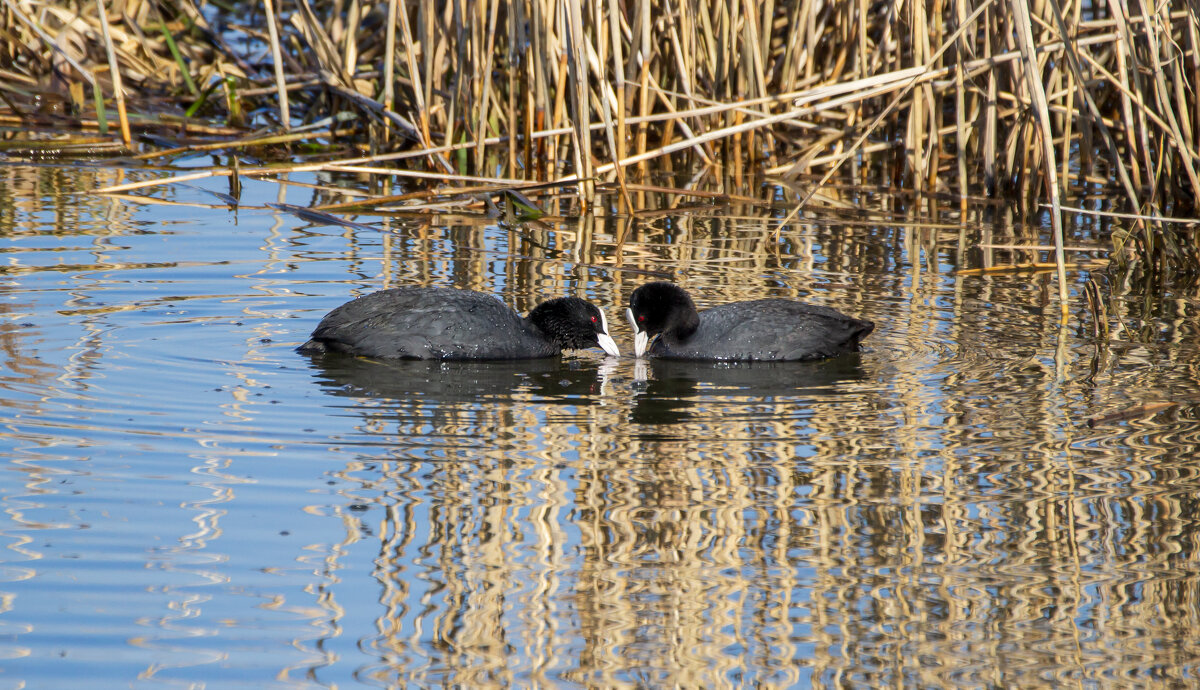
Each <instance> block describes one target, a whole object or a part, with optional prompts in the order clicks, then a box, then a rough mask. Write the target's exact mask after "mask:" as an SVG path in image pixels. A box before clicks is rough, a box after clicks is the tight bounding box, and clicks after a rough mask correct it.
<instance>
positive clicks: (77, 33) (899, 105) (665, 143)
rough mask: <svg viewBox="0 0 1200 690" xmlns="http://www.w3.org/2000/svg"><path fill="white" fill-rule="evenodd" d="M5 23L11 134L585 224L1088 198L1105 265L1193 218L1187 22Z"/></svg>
mask: <svg viewBox="0 0 1200 690" xmlns="http://www.w3.org/2000/svg"><path fill="white" fill-rule="evenodd" d="M100 7H103V8H104V10H105V11H104V12H100V11H98V10H99V8H100ZM0 17H2V21H0V32H2V43H0V49H2V50H3V54H4V55H3V65H4V66H3V67H2V68H0V96H2V97H3V103H0V107H2V108H3V110H2V111H0V124H6V125H9V126H10V127H12V128H13V131H17V132H18V133H17V134H10V135H9V138H21V139H27V138H28V137H27V135H26V134H25V132H26V129H27V128H28V127H29V126H35V127H50V128H53V129H55V131H58V132H62V131H63V130H64V129H68V128H69V129H70V130H71V131H74V132H76V135H82V134H83V133H89V134H93V135H94V133H95V132H97V131H98V132H100V133H101V134H104V135H106V136H107V139H105V138H103V137H102V138H101V141H100V143H98V144H97V150H98V151H102V152H103V153H101V154H98V155H111V154H112V151H111V149H106V148H104V147H103V146H101V144H104V146H111V142H112V140H113V139H114V138H116V137H123V138H124V140H125V144H126V146H127V147H129V149H130V150H128V151H122V152H123V153H126V154H136V155H137V156H138V157H141V158H163V157H167V156H171V155H179V154H181V153H187V152H189V151H193V150H199V149H200V148H201V147H203V148H204V149H216V150H224V151H226V152H228V153H229V154H230V157H231V158H233V157H234V155H237V156H248V155H252V156H254V157H257V158H259V159H269V158H271V157H272V156H275V157H278V156H286V157H288V158H289V159H290V160H292V161H296V160H297V156H300V155H301V154H306V155H305V157H304V158H302V160H303V162H304V163H308V164H310V167H309V168H308V169H312V168H311V165H322V166H341V167H340V169H344V170H352V171H356V172H361V173H364V174H370V175H382V176H390V175H391V174H393V173H394V172H395V171H398V170H400V171H404V174H407V175H409V176H410V178H409V179H418V178H420V177H422V176H429V177H433V178H435V179H437V180H439V181H441V182H445V181H446V180H463V181H469V182H470V183H471V184H478V183H479V182H480V181H492V182H495V183H497V184H501V185H513V186H516V185H519V184H521V183H523V182H534V183H545V182H559V183H570V184H571V185H572V186H573V188H574V189H576V190H577V193H576V195H575V197H574V199H575V202H576V203H577V204H578V208H579V209H580V210H584V209H586V208H587V206H588V205H589V204H592V203H594V198H595V197H594V195H595V190H596V185H597V184H602V183H604V184H611V185H612V186H613V188H614V189H617V190H622V191H621V193H620V195H618V197H617V198H624V199H628V198H629V197H628V194H629V191H628V185H629V183H631V182H633V181H635V180H637V181H643V182H649V180H648V179H647V171H648V169H662V168H668V169H671V170H688V169H693V168H694V167H695V166H706V165H708V166H728V167H729V168H730V169H732V170H734V171H735V172H737V173H740V172H741V171H755V172H762V173H765V174H767V175H770V176H777V177H783V178H798V179H800V180H803V181H804V184H807V185H809V187H810V188H812V189H816V188H819V184H818V181H819V182H821V183H823V182H825V181H827V180H828V179H830V178H831V177H832V176H833V175H835V174H839V175H842V176H843V177H844V178H845V179H847V180H850V181H857V182H860V183H869V184H881V183H882V184H887V185H891V186H902V187H905V188H907V189H911V190H916V191H922V192H940V193H948V194H953V195H958V196H960V197H963V198H965V197H967V196H968V195H972V194H983V193H986V194H990V195H995V196H1000V197H1004V198H1008V199H1011V200H1013V202H1014V203H1016V204H1018V205H1019V206H1020V207H1021V208H1024V209H1026V210H1030V211H1033V210H1037V209H1039V207H1040V206H1039V205H1040V204H1041V203H1043V202H1052V203H1054V204H1057V203H1058V202H1059V199H1061V198H1063V197H1073V196H1076V195H1077V193H1078V192H1080V191H1081V190H1083V189H1090V190H1092V191H1094V190H1095V189H1098V188H1099V189H1106V190H1111V192H1112V198H1113V200H1114V207H1115V209H1114V210H1121V211H1125V212H1128V213H1130V214H1132V217H1131V218H1130V220H1129V222H1128V224H1127V225H1125V226H1123V229H1122V230H1121V231H1119V232H1118V233H1117V234H1116V235H1114V238H1113V239H1114V244H1115V249H1116V250H1118V251H1116V252H1115V254H1114V256H1115V257H1116V258H1117V260H1118V261H1124V260H1128V259H1134V260H1138V261H1143V262H1148V263H1149V264H1151V265H1154V266H1157V267H1159V269H1161V270H1169V271H1176V272H1180V271H1184V272H1192V271H1194V270H1195V269H1196V268H1197V267H1198V266H1200V248H1198V247H1200V246H1198V244H1197V242H1196V240H1195V238H1194V236H1193V233H1191V232H1190V230H1188V228H1189V226H1186V225H1179V224H1174V223H1168V222H1163V221H1162V220H1161V219H1162V218H1170V217H1176V218H1178V217H1184V216H1191V215H1195V211H1196V208H1195V207H1196V199H1197V198H1198V197H1200V177H1198V176H1197V167H1198V165H1200V155H1198V151H1200V147H1198V145H1197V136H1200V107H1198V105H1197V102H1198V99H1197V91H1196V89H1197V86H1198V85H1200V59H1198V51H1197V49H1198V44H1200V17H1198V15H1197V6H1196V5H1195V4H1194V3H1189V4H1186V5H1184V4H1176V3H1160V4H1158V5H1152V4H1148V3H1144V2H1143V3H1131V4H1128V5H1126V4H1124V3H1100V4H1095V3H1083V2H1078V1H1076V2H1068V1H1065V0H1042V1H1039V2H1033V3H1024V2H1019V1H1018V0H1007V1H1006V0H976V1H968V0H951V1H944V0H939V1H938V2H924V3H906V2H867V0H853V1H850V2H837V3H830V2H816V1H810V0H800V1H797V2H787V1H784V0H747V1H741V2H731V1H722V0H582V1H580V0H575V1H571V0H449V1H441V2H419V1H416V0H381V1H376V2H371V1H369V0H263V1H262V2H261V3H258V2H255V3H232V5H230V4H228V3H216V2H201V3H194V2H192V1H191V0H183V1H182V2H170V3H168V2H152V1H150V0H124V1H121V0H101V4H100V5H98V4H97V3H96V2H74V1H70V2H68V1H65V0H64V1H61V2H54V1H51V2H41V1H38V2H35V1H34V0H0ZM16 128H26V129H21V130H17V129H16ZM134 135H137V138H135V139H131V137H134ZM299 142H310V143H312V144H314V145H312V147H311V150H301V149H298V148H296V147H297V145H298V143H299ZM85 150H86V149H85ZM651 165H652V166H654V167H652V168H649V167H648V166H651ZM334 169H338V168H334ZM418 181H420V180H419V179H418ZM1056 217H1057V214H1056ZM1056 241H1057V243H1058V244H1059V245H1061V243H1062V239H1061V236H1060V237H1058V238H1056Z"/></svg>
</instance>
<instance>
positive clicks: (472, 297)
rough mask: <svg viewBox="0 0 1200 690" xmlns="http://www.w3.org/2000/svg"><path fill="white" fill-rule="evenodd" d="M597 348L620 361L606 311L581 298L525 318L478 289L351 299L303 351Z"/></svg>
mask: <svg viewBox="0 0 1200 690" xmlns="http://www.w3.org/2000/svg"><path fill="white" fill-rule="evenodd" d="M590 347H599V348H601V349H603V350H604V351H605V352H607V353H608V354H610V355H613V356H619V355H620V351H619V350H618V349H617V344H616V343H615V342H613V339H612V338H611V337H610V336H609V335H608V321H607V320H606V319H605V318H604V312H603V311H601V310H600V309H598V308H597V307H596V306H595V305H593V304H589V303H588V302H586V301H584V300H582V299H579V298H578V297H559V298H556V299H552V300H548V301H546V302H542V303H541V304H539V305H538V306H536V307H534V309H533V311H531V312H529V316H527V317H524V318H522V317H521V316H520V315H518V314H517V313H516V312H515V311H513V310H512V309H509V308H508V307H506V306H504V304H503V303H501V302H500V300H498V299H496V298H495V297H492V296H491V295H486V294H483V293H481V292H475V291H473V290H456V289H452V288H435V287H401V288H393V289H391V290H381V291H379V292H373V293H371V294H369V295H365V296H363V297H359V298H358V299H355V300H351V301H349V302H347V303H345V304H343V305H342V306H340V307H338V308H336V309H334V310H333V311H331V312H329V313H328V314H326V315H325V318H323V319H321V322H320V323H319V324H317V327H316V329H315V330H314V331H313V333H312V338H311V339H310V340H309V341H308V342H306V343H304V344H303V345H301V346H300V348H299V349H300V351H301V352H307V353H322V352H341V353H346V354H352V355H360V356H365V357H397V358H403V359H443V360H465V359H496V360H502V359H535V358H539V357H554V356H556V355H558V354H560V353H561V352H562V351H563V350H575V349H584V348H590Z"/></svg>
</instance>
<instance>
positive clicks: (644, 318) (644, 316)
mask: <svg viewBox="0 0 1200 690" xmlns="http://www.w3.org/2000/svg"><path fill="white" fill-rule="evenodd" d="M645 320H646V315H645V314H642V315H641V316H639V317H638V321H645Z"/></svg>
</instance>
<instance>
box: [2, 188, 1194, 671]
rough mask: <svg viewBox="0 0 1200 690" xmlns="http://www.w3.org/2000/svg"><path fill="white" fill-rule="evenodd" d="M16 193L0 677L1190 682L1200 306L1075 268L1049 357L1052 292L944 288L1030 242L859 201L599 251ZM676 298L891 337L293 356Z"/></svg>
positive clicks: (279, 197) (186, 197)
mask: <svg viewBox="0 0 1200 690" xmlns="http://www.w3.org/2000/svg"><path fill="white" fill-rule="evenodd" d="M154 174H156V173H127V174H126V175H127V176H128V175H135V176H137V175H142V176H148V175H154ZM0 175H2V176H3V183H2V184H0V233H2V240H0V251H2V252H3V262H2V263H0V457H2V459H3V465H2V467H3V469H4V470H5V471H4V472H3V473H2V474H0V506H2V507H3V515H2V517H0V538H2V540H3V545H4V550H3V552H2V553H3V556H0V687H10V688H16V687H80V686H81V685H83V684H92V685H94V684H96V683H97V681H98V679H101V680H102V681H103V682H102V683H101V684H103V685H108V686H126V685H132V684H137V685H167V686H176V687H185V686H204V685H208V686H210V687H223V688H224V687H243V686H244V687H256V688H257V687H268V686H276V687H284V686H288V687H292V686H314V687H324V686H333V685H337V686H339V687H352V686H357V685H368V686H388V685H393V686H394V685H406V686H411V687H427V686H443V685H445V686H451V685H454V686H467V687H491V686H497V687H499V686H506V687H509V686H510V687H532V686H546V687H549V686H558V687H604V688H619V687H631V688H632V687H670V686H678V687H713V688H721V687H731V688H732V687H747V686H758V687H771V688H783V687H806V686H826V687H828V686H841V685H900V684H903V685H916V686H932V685H950V684H953V685H958V686H963V687H994V686H1018V685H1019V686H1026V687H1028V686H1032V685H1047V684H1066V683H1070V684H1073V685H1075V684H1077V685H1082V686H1091V687H1094V686H1101V685H1113V684H1135V685H1141V686H1148V687H1155V686H1161V687H1175V686H1179V685H1193V684H1195V683H1197V682H1200V680H1198V678H1197V676H1198V669H1197V660H1198V659H1200V637H1197V635H1196V632H1195V631H1196V630H1197V629H1200V586H1198V585H1200V574H1198V571H1200V566H1198V563H1197V559H1196V548H1197V543H1198V542H1200V511H1198V510H1197V508H1198V499H1197V496H1198V492H1200V460H1198V459H1197V455H1198V454H1197V452H1196V451H1197V447H1198V446H1200V433H1198V429H1200V427H1198V426H1197V422H1196V419H1197V417H1198V416H1200V414H1198V413H1200V383H1198V382H1197V377H1198V375H1200V374H1198V372H1200V347H1198V344H1197V329H1196V325H1195V318H1194V313H1195V311H1196V305H1197V300H1198V298H1197V294H1196V292H1195V290H1176V291H1172V292H1170V293H1169V294H1168V296H1167V298H1166V299H1165V300H1162V301H1152V300H1151V301H1148V300H1146V299H1145V296H1144V295H1142V294H1141V293H1140V292H1139V291H1138V290H1137V289H1136V287H1134V286H1133V285H1132V284H1124V283H1122V282H1121V281H1120V280H1117V279H1114V278H1111V277H1109V276H1106V275H1103V274H1101V273H1100V272H1094V273H1089V272H1088V271H1087V270H1082V269H1073V270H1072V271H1071V274H1070V275H1071V279H1072V290H1073V291H1074V292H1075V293H1076V295H1077V297H1076V298H1075V299H1074V301H1073V303H1072V319H1071V323H1070V325H1069V326H1068V327H1067V328H1065V329H1060V328H1059V326H1058V320H1057V318H1056V315H1057V307H1056V306H1055V303H1054V299H1053V293H1054V289H1053V282H1052V280H1051V279H1050V278H1049V277H1048V276H1046V275H1044V274H1038V275H1034V274H1029V273H1024V274H1000V275H989V276H981V275H969V274H959V273H956V272H955V269H956V268H959V267H966V268H971V267H978V266H980V265H984V264H990V263H997V264H1000V263H1011V262H1013V261H1014V260H1023V261H1028V260H1029V259H1030V258H1032V256H1031V255H1021V256H1014V253H1013V252H1011V251H1009V250H1004V249H994V248H987V247H983V248H981V247H980V245H987V244H1030V243H1034V244H1036V243H1044V242H1045V233H1044V232H1043V233H1039V232H1038V231H1037V230H1034V231H1027V230H1020V229H1015V228H1014V226H1013V225H1012V222H1011V220H1010V219H1008V218H1006V217H1005V216H1004V214H1003V213H1002V212H1001V211H999V210H996V209H991V210H989V209H978V210H972V211H971V212H969V213H968V214H967V217H966V218H960V217H959V216H958V214H957V204H955V205H954V208H953V209H950V208H947V209H937V208H935V209H933V211H934V214H933V215H928V211H929V210H930V209H928V208H926V207H922V211H921V214H918V213H917V212H915V211H913V212H899V211H895V210H888V209H889V208H892V209H894V208H895V207H896V204H895V202H894V201H893V200H889V199H887V198H881V197H874V196H870V195H866V196H863V197H861V198H857V199H853V200H852V201H853V202H854V204H856V205H859V206H861V207H862V210H857V211H843V212H836V213H835V212H824V213H823V214H815V215H810V217H809V218H807V219H806V220H805V221H804V222H802V223H798V224H796V225H794V226H791V227H789V228H788V229H787V230H786V231H785V232H784V233H783V238H782V240H781V241H780V242H778V243H776V242H774V241H773V240H772V239H771V230H772V229H773V226H771V225H769V224H768V223H767V222H766V221H765V220H764V219H763V217H762V214H763V211H762V210H761V209H755V208H753V207H745V208H742V207H732V208H731V207H709V208H705V207H703V206H702V207H699V208H693V209H692V210H691V211H690V212H686V213H678V214H664V215H659V216H655V217H648V218H646V219H645V220H644V221H643V222H642V223H640V224H639V225H638V226H637V227H634V228H632V229H629V233H630V234H629V238H628V239H627V241H626V242H625V243H624V244H623V246H621V247H620V248H618V247H617V245H616V242H615V237H616V235H617V234H618V233H619V232H623V231H624V230H625V228H624V226H623V225H621V224H619V223H609V222H605V221H604V220H603V219H599V220H597V221H596V222H594V223H591V222H578V221H576V220H574V219H571V220H566V221H561V222H560V221H555V222H553V223H551V224H550V225H549V227H547V228H524V229H521V230H519V231H509V230H507V229H505V228H502V227H498V226H496V225H494V224H490V223H489V221H487V220H485V219H479V218H475V219H472V218H467V217H463V216H446V217H441V218H434V219H433V222H421V221H412V220H410V221H404V220H398V219H392V220H390V221H388V222H389V223H390V226H389V228H388V231H386V232H385V231H374V230H372V231H365V230H357V229H356V230H350V229H345V228H339V227H314V226H310V225H308V224H307V223H305V222H304V221H302V220H299V219H297V218H295V217H293V216H290V215H287V214H282V213H279V212H276V211H274V210H269V209H263V208H261V206H262V204H263V203H265V202H268V201H270V202H274V201H285V202H288V203H295V204H301V205H309V204H313V203H317V202H320V201H324V200H341V197H340V196H339V195H337V194H334V193H326V192H321V191H314V189H312V188H310V187H303V186H292V187H289V188H287V189H286V191H283V192H281V190H280V187H278V186H276V185H274V184H268V183H262V182H252V181H247V182H246V191H245V196H244V197H243V204H244V205H245V206H244V207H243V208H242V209H241V210H240V211H237V212H233V211H230V210H228V209H227V208H225V207H224V206H220V205H217V206H214V205H212V204H214V202H215V200H214V199H213V197H212V196H210V195H208V194H206V193H204V192H203V191H201V190H200V189H199V188H192V187H182V186H180V187H172V188H156V189H152V190H148V191H146V192H141V193H140V194H143V195H145V196H146V197H148V198H147V201H151V202H155V203H133V202H131V201H129V200H126V199H117V198H108V197H100V196H96V195H86V194H78V193H77V192H80V191H81V190H89V189H94V188H96V187H100V186H103V185H105V184H110V183H114V182H117V181H119V179H118V172H117V171H115V170H95V169H61V168H49V167H44V168H34V167H21V166H8V167H0ZM292 180H293V181H294V182H300V183H307V184H330V183H331V182H330V181H329V180H325V179H318V178H316V177H313V176H295V177H293V178H292ZM199 186H203V185H198V187H199ZM213 188H214V189H217V188H216V187H213ZM218 191H224V190H223V189H219V190H218ZM647 203H650V204H653V203H660V205H661V203H662V202H661V201H659V202H655V201H654V200H648V201H647ZM247 206H258V207H259V208H248V207H247ZM922 214H924V215H922ZM357 220H359V221H362V222H377V221H379V220H380V219H379V218H376V217H359V218H357ZM1081 222H1083V223H1085V224H1084V225H1083V226H1082V227H1077V228H1076V229H1075V230H1074V231H1073V235H1074V238H1073V240H1072V244H1073V245H1074V246H1083V247H1104V246H1107V242H1106V240H1105V238H1104V232H1105V228H1104V226H1102V225H1101V224H1098V223H1094V222H1092V221H1086V220H1085V221H1081ZM1074 257H1075V258H1081V259H1085V260H1090V259H1095V258H1103V257H1104V254H1103V253H1098V252H1092V253H1082V254H1076V255H1074ZM663 271H668V272H672V274H673V276H674V278H675V279H676V280H678V281H679V282H681V283H683V284H684V285H686V286H687V287H688V288H689V289H691V290H692V291H693V293H694V294H695V295H696V297H697V299H698V301H699V302H701V303H702V305H710V304H717V303H721V302H725V301H729V300H736V299H745V298H749V297H754V296H758V295H762V294H770V295H778V296H791V297H800V298H803V299H806V300H809V301H812V302H816V303H820V304H826V305H831V306H834V307H837V308H840V309H842V310H844V311H846V312H848V313H851V314H855V315H861V316H863V317H866V318H870V319H872V320H874V321H875V322H876V323H877V324H878V327H877V330H876V333H875V334H874V335H873V336H872V337H871V338H870V340H869V341H868V342H869V345H870V347H869V348H868V349H867V351H865V352H864V353H862V354H861V355H859V356H855V357H848V358H845V359H844V360H839V361H834V362H829V363H824V364H817V365H813V364H794V365H776V366H709V365H699V364H694V365H681V364H663V363H656V362H649V363H646V362H636V361H635V360H633V359H632V358H629V357H626V358H622V359H619V360H618V359H610V358H605V357H604V356H603V355H602V353H600V352H599V351H590V352H584V353H579V354H575V355H571V356H568V357H566V358H564V359H563V360H562V361H539V362H524V363H515V364H514V363H507V364H456V365H443V364H426V363H411V362H394V363H378V362H376V363H371V362H358V361H346V360H342V361H322V360H320V359H311V358H309V357H306V356H303V355H300V354H298V353H296V352H295V351H294V347H295V346H296V345H297V344H299V343H300V342H302V341H303V340H304V339H305V338H306V336H307V334H308V332H309V331H310V330H311V329H312V327H313V326H314V325H315V323H316V322H317V320H318V319H319V318H320V317H321V316H322V315H323V314H324V313H325V312H326V311H328V310H329V309H331V308H332V307H334V306H336V305H338V304H340V303H342V302H343V301H345V300H347V299H349V298H350V297H352V296H355V295H358V294H362V293H365V292H369V291H373V290H376V289H379V288H382V287H387V286H395V285H445V286H460V287H472V288H476V289H481V290H485V291H488V292H492V293H494V294H496V295H498V296H500V297H501V298H502V299H503V300H504V301H505V302H506V303H508V304H510V305H512V306H514V307H516V308H518V309H520V310H522V311H524V310H527V309H528V308H529V307H530V306H531V305H532V304H534V303H536V302H537V301H539V300H540V299H542V298H544V297H546V296H550V295H559V294H566V293H570V294H578V295H581V296H586V297H588V298H590V299H592V300H594V301H595V302H596V303H597V304H599V305H601V306H602V307H603V308H604V309H605V310H606V311H607V313H608V315H609V321H610V323H612V324H614V331H615V332H614V336H615V337H616V338H617V341H618V343H619V344H621V345H622V347H623V348H626V349H628V348H629V347H630V343H631V337H630V333H629V331H628V328H627V327H625V326H624V325H623V319H619V318H618V317H619V316H620V314H621V308H623V306H624V304H625V302H626V300H627V299H628V296H629V293H630V292H631V291H632V290H633V289H634V288H635V287H636V286H637V285H639V284H640V283H642V282H644V281H646V280H649V279H650V278H651V276H652V275H655V274H653V273H647V272H663ZM1092 277H1095V278H1096V280H1097V282H1098V283H1100V284H1101V286H1102V288H1103V292H1104V294H1108V291H1109V289H1110V288H1111V290H1112V297H1111V299H1110V300H1109V304H1108V308H1109V315H1110V317H1111V319H1110V321H1111V325H1112V327H1113V329H1114V330H1113V332H1112V334H1111V335H1110V336H1109V337H1108V338H1106V339H1097V338H1095V337H1093V336H1092V334H1091V318H1090V316H1089V315H1088V311H1087V308H1086V301H1085V300H1084V299H1083V297H1082V285H1083V283H1085V282H1086V281H1087V280H1088V279H1089V278H1092ZM1162 401H1167V402H1174V403H1176V404H1175V405H1173V406H1164V408H1165V409H1162V410H1160V411H1157V412H1145V413H1142V414H1139V413H1137V409H1136V408H1137V406H1139V405H1145V404H1147V403H1154V402H1162ZM1131 410H1132V413H1130V414H1128V415H1126V417H1127V418H1124V419H1099V420H1098V421H1099V422H1100V423H1099V424H1096V425H1095V426H1089V425H1088V424H1087V421H1088V420H1089V419H1097V418H1102V417H1104V416H1106V415H1114V414H1116V413H1121V412H1130V411H1131Z"/></svg>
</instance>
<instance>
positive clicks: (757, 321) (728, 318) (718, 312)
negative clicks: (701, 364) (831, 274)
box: [625, 282, 875, 361]
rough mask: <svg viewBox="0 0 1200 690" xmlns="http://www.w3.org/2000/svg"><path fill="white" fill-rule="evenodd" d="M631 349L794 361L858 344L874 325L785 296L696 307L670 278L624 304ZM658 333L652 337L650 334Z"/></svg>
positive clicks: (646, 287) (715, 357) (676, 355)
mask: <svg viewBox="0 0 1200 690" xmlns="http://www.w3.org/2000/svg"><path fill="white" fill-rule="evenodd" d="M625 314H626V317H627V318H628V319H629V324H630V326H632V327H633V332H634V354H635V355H636V356H638V357H641V356H642V355H643V354H645V353H646V352H647V351H648V352H649V354H650V355H652V356H654V357H662V358H666V359H692V360H727V361H800V360H814V359H823V358H826V357H834V356H836V355H840V354H842V353H845V352H854V351H856V350H858V346H859V343H860V342H861V341H862V339H863V338H865V337H867V335H869V334H870V333H871V331H872V330H874V328H875V324H873V323H871V322H870V321H864V320H861V319H855V318H853V317H850V316H846V315H845V314H843V313H841V312H839V311H838V310H836V309H832V308H830V307H822V306H817V305H812V304H804V303H803V302H796V301H794V300H788V299H759V300H753V301H749V302H734V303H732V304H723V305H721V306H718V307H713V308H712V309H707V310H705V311H702V312H697V311H696V305H695V303H693V302H692V298H691V296H689V295H688V293H687V292H685V291H684V290H683V288H681V287H679V286H678V285H675V284H673V283H666V282H654V283H647V284H645V285H642V286H641V287H639V288H638V289H636V290H634V291H633V295H631V296H630V298H629V308H628V309H626V310H625ZM655 336H658V338H657V340H654V342H653V343H651V342H650V340H651V338H654V337H655Z"/></svg>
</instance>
